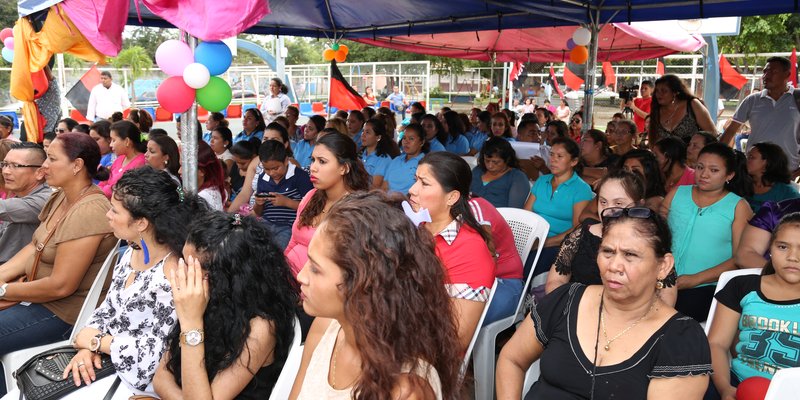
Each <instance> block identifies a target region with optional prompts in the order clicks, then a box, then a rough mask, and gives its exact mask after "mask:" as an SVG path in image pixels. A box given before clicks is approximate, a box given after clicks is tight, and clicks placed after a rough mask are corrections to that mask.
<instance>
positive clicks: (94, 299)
mask: <svg viewBox="0 0 800 400" xmlns="http://www.w3.org/2000/svg"><path fill="white" fill-rule="evenodd" d="M118 250H119V241H117V244H116V245H114V248H113V249H111V252H109V253H108V256H107V257H106V260H105V261H104V262H103V265H102V266H101V267H100V270H99V271H97V276H96V277H95V278H94V282H92V286H91V288H90V289H89V292H88V293H87V294H86V299H85V300H84V302H83V306H81V312H80V313H79V314H78V319H77V320H76V321H75V325H73V328H72V334H70V337H69V340H62V341H60V342H56V343H50V344H45V345H42V346H36V347H31V348H28V349H23V350H18V351H15V352H11V353H8V354H6V355H4V356H3V357H1V358H0V363H2V364H3V370H4V373H5V379H6V388H7V389H8V390H11V389H13V388H15V387H16V386H17V381H16V379H14V376H13V373H14V371H16V370H17V368H19V367H20V366H22V364H24V363H25V362H26V361H28V360H29V359H30V358H31V357H33V356H35V355H37V354H39V353H41V352H43V351H45V350H47V349H52V348H55V347H59V346H66V345H69V344H70V343H72V341H73V340H74V339H75V336H77V335H78V332H80V330H81V329H83V327H84V326H85V325H86V324H87V323H88V322H89V318H91V316H92V313H93V312H94V310H95V308H97V303H98V301H99V300H100V294H101V293H102V292H103V286H104V284H105V282H106V278H107V277H108V274H109V271H111V270H112V269H113V266H114V265H116V264H117V259H118V258H119V252H118Z"/></svg>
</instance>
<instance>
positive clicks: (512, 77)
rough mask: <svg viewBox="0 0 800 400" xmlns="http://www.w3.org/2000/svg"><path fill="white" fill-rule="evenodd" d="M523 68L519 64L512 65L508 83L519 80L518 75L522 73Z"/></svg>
mask: <svg viewBox="0 0 800 400" xmlns="http://www.w3.org/2000/svg"><path fill="white" fill-rule="evenodd" d="M523 68H525V66H524V65H522V63H521V62H516V63H514V66H513V67H511V72H509V73H508V81H509V82H514V81H515V80H517V78H519V74H521V73H522V69H523Z"/></svg>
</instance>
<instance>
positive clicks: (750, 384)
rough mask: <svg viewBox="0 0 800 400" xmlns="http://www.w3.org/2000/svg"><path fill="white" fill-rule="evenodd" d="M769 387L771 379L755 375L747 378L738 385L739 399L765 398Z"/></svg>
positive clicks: (754, 399) (762, 399)
mask: <svg viewBox="0 0 800 400" xmlns="http://www.w3.org/2000/svg"><path fill="white" fill-rule="evenodd" d="M767 389H769V379H767V378H764V377H760V376H754V377H751V378H747V379H745V380H743V381H742V383H740V384H739V386H737V387H736V399H737V400H764V397H766V396H767Z"/></svg>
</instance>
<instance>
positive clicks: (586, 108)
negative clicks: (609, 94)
mask: <svg viewBox="0 0 800 400" xmlns="http://www.w3.org/2000/svg"><path fill="white" fill-rule="evenodd" d="M598 17H599V12H598ZM588 28H589V30H591V31H592V41H591V42H590V43H589V65H588V66H587V67H586V75H585V79H584V86H583V87H584V92H583V93H584V95H583V129H582V132H584V133H585V132H586V131H588V130H589V129H590V128H592V126H591V125H592V114H593V113H594V84H595V80H596V76H597V71H596V69H597V48H598V41H597V36H598V32H600V29H599V28H598V26H597V21H596V20H595V21H594V22H592V23H591V24H590V25H589V27H588Z"/></svg>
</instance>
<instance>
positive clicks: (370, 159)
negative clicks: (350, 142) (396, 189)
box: [361, 118, 400, 188]
mask: <svg viewBox="0 0 800 400" xmlns="http://www.w3.org/2000/svg"><path fill="white" fill-rule="evenodd" d="M361 146H362V147H361V161H362V162H363V163H364V168H365V169H366V170H367V173H368V174H369V176H371V177H372V187H373V188H380V187H381V185H383V177H384V175H386V170H387V168H389V164H390V163H391V162H392V158H394V157H397V156H398V155H399V154H400V149H399V148H398V147H397V143H395V142H394V140H392V138H391V137H389V135H387V134H386V124H385V123H384V122H383V120H381V119H378V118H373V119H370V120H369V121H367V122H366V123H365V124H364V127H363V128H362V130H361Z"/></svg>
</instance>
